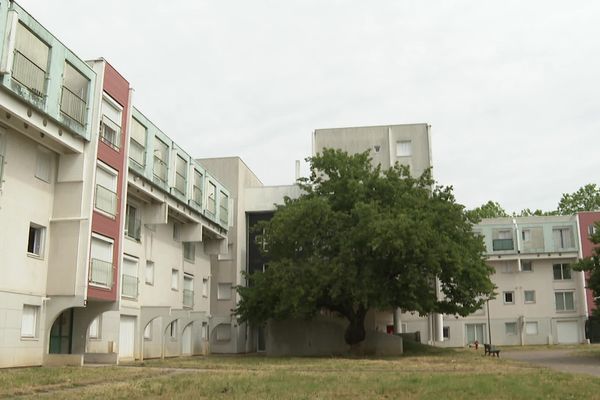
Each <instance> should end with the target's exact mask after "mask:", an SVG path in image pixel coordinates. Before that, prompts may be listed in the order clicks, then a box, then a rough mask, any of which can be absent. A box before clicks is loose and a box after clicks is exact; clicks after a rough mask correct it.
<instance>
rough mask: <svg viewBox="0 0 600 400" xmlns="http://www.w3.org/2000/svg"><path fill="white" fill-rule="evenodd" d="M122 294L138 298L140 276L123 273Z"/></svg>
mask: <svg viewBox="0 0 600 400" xmlns="http://www.w3.org/2000/svg"><path fill="white" fill-rule="evenodd" d="M121 285H122V286H121V295H122V296H124V297H129V298H132V299H136V298H137V296H138V278H137V276H133V275H127V274H123V275H122V279H121Z"/></svg>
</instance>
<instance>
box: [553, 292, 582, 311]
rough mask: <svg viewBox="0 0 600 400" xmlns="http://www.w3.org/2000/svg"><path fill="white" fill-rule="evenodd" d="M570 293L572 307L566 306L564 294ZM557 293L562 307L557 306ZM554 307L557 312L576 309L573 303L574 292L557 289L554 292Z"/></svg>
mask: <svg viewBox="0 0 600 400" xmlns="http://www.w3.org/2000/svg"><path fill="white" fill-rule="evenodd" d="M567 294H569V295H571V302H572V304H573V308H567V301H566V295H567ZM557 295H561V296H562V302H563V307H564V308H562V309H559V308H558V302H557V301H556V297H557ZM554 308H555V310H556V312H557V313H572V312H574V311H575V310H577V304H575V293H574V291H572V290H557V291H555V292H554Z"/></svg>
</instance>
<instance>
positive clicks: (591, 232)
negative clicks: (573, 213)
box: [588, 223, 598, 236]
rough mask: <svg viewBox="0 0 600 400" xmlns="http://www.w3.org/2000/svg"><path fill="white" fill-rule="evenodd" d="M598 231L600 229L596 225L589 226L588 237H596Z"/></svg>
mask: <svg viewBox="0 0 600 400" xmlns="http://www.w3.org/2000/svg"><path fill="white" fill-rule="evenodd" d="M597 230H598V227H597V226H596V224H595V223H593V224H591V225H588V235H589V236H593V235H595V234H596V231H597Z"/></svg>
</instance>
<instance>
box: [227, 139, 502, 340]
mask: <svg viewBox="0 0 600 400" xmlns="http://www.w3.org/2000/svg"><path fill="white" fill-rule="evenodd" d="M308 161H309V162H310V165H311V170H312V173H311V175H310V177H309V178H304V179H303V180H301V183H300V186H301V187H302V189H303V191H304V194H303V195H302V196H300V197H299V198H297V199H290V198H286V199H285V201H284V204H283V205H281V206H278V208H277V211H276V212H275V215H274V216H273V218H272V219H271V220H270V221H268V222H264V223H263V225H261V226H260V227H259V229H260V231H262V230H263V229H264V235H265V238H264V239H266V240H265V243H266V251H267V252H268V256H269V259H270V261H269V267H268V269H267V270H266V272H264V273H263V272H257V273H254V274H252V275H250V276H249V277H248V278H249V285H248V286H247V287H238V291H239V293H240V294H241V300H240V302H239V305H238V307H237V309H236V314H237V315H238V317H239V318H240V320H242V321H250V322H253V323H261V322H264V321H267V320H269V319H277V320H284V319H288V318H311V317H313V316H314V315H316V314H317V313H318V312H319V311H320V310H323V309H325V310H329V311H332V312H335V313H337V314H339V315H340V316H342V317H344V318H346V319H347V320H348V327H347V329H346V332H345V341H346V343H348V344H350V345H354V344H357V343H359V342H361V341H362V340H364V338H365V327H364V320H365V315H366V314H367V312H368V311H369V310H370V309H394V308H398V307H399V308H402V309H403V310H409V311H416V312H419V313H420V314H427V313H430V312H442V313H447V314H459V315H463V316H464V315H467V314H470V313H472V312H474V311H475V310H477V309H479V308H480V307H481V305H482V304H483V302H484V301H485V299H486V298H488V297H489V296H490V295H491V294H492V292H493V289H494V285H493V284H492V282H491V281H490V278H489V275H490V273H491V269H490V267H488V266H487V265H486V263H485V261H484V258H483V253H484V246H483V242H482V240H481V238H480V237H478V236H475V235H474V234H473V233H472V224H471V222H470V220H469V219H468V217H467V215H466V213H465V210H464V207H463V206H462V205H460V204H457V203H456V201H455V198H454V196H453V194H452V188H451V187H441V186H434V185H435V182H434V181H433V180H432V178H431V173H430V171H427V172H425V173H424V174H423V175H422V176H420V177H417V178H415V177H412V176H410V174H409V170H408V169H407V168H406V167H401V166H396V167H393V168H390V169H389V170H386V171H382V170H381V169H380V167H373V166H372V163H371V159H370V157H369V153H368V152H365V153H362V154H356V155H348V154H347V153H345V152H342V151H339V150H331V149H325V150H324V151H323V153H322V154H321V155H317V156H315V157H312V158H309V159H308ZM436 281H437V282H438V285H439V288H440V289H441V292H442V293H443V295H441V296H438V294H437V292H436Z"/></svg>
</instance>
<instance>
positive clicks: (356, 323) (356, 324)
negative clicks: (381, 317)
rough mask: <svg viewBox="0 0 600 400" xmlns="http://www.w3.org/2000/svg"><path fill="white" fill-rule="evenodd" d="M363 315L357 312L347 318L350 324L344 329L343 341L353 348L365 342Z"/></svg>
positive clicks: (361, 312) (364, 313)
mask: <svg viewBox="0 0 600 400" xmlns="http://www.w3.org/2000/svg"><path fill="white" fill-rule="evenodd" d="M365 315H366V312H365V311H362V310H359V311H358V312H356V313H354V314H353V315H352V316H351V317H348V320H349V321H350V323H349V324H348V327H347V328H346V333H345V334H344V340H345V341H346V343H347V344H349V345H350V346H354V345H356V344H358V343H360V342H362V341H363V340H365V336H366V331H365Z"/></svg>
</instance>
